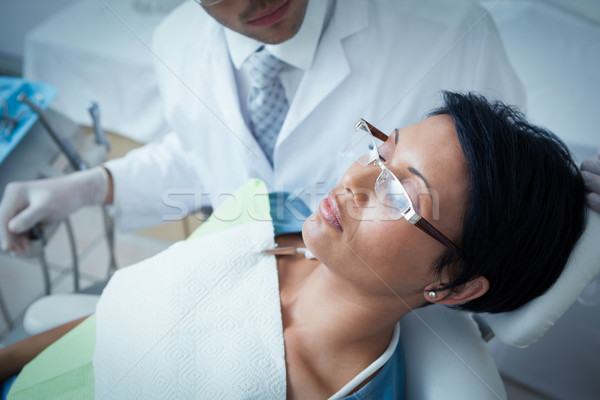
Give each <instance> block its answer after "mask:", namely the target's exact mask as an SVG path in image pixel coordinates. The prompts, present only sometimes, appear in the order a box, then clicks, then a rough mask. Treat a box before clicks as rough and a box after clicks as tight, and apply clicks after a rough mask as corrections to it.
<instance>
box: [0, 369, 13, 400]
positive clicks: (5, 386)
mask: <svg viewBox="0 0 600 400" xmlns="http://www.w3.org/2000/svg"><path fill="white" fill-rule="evenodd" d="M15 379H17V375H13V376H11V377H10V378H7V379H6V380H5V381H4V382H0V395H1V396H2V397H0V399H2V400H6V397H7V396H8V392H9V390H10V387H11V386H12V384H13V383H14V381H15Z"/></svg>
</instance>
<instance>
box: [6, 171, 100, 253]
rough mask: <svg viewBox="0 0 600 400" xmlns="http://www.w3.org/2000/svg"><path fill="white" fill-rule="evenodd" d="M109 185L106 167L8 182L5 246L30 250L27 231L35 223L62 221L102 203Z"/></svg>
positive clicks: (16, 251) (12, 248) (18, 251)
mask: <svg viewBox="0 0 600 400" xmlns="http://www.w3.org/2000/svg"><path fill="white" fill-rule="evenodd" d="M108 185H109V176H108V173H107V171H106V170H105V169H104V167H96V168H93V169H90V170H86V171H80V172H75V173H72V174H69V175H65V176H61V177H59V178H51V179H40V180H36V181H27V182H12V183H9V184H8V185H7V186H6V189H5V190H4V195H3V197H2V202H0V245H1V246H2V250H4V251H12V252H14V253H15V254H16V255H19V254H21V253H23V252H25V251H27V250H28V249H29V242H28V240H27V238H26V236H25V235H24V234H25V233H26V232H27V231H29V230H30V229H31V228H32V227H33V226H34V225H36V224H37V223H38V222H54V221H60V220H62V219H64V218H66V217H67V216H68V215H69V214H71V213H73V212H75V211H77V210H78V209H79V208H81V207H83V206H86V205H94V204H102V203H103V202H104V200H105V197H106V194H107V192H108V189H109V188H108ZM111 189H112V188H111ZM111 192H112V191H111Z"/></svg>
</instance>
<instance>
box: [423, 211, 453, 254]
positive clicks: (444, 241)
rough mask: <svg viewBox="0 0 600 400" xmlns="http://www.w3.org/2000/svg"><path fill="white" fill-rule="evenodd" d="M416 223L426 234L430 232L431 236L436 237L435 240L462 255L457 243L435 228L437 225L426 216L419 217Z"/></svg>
mask: <svg viewBox="0 0 600 400" xmlns="http://www.w3.org/2000/svg"><path fill="white" fill-rule="evenodd" d="M415 225H416V227H417V228H419V229H420V230H422V231H423V232H425V233H426V234H428V235H429V236H431V237H432V238H434V239H435V240H437V241H438V242H440V243H441V244H443V245H444V246H446V247H447V248H449V249H450V250H452V251H453V252H454V254H456V255H457V256H459V257H460V250H459V249H458V247H456V245H455V244H454V243H452V242H451V241H450V239H448V238H447V237H446V236H444V234H443V233H442V232H440V231H438V230H437V229H435V227H434V226H433V225H431V224H430V223H429V221H427V220H426V219H425V218H419V220H418V221H417V222H416V223H415Z"/></svg>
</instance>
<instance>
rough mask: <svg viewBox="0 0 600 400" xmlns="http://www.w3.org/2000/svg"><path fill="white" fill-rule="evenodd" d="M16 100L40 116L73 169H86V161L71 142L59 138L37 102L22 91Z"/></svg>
mask: <svg viewBox="0 0 600 400" xmlns="http://www.w3.org/2000/svg"><path fill="white" fill-rule="evenodd" d="M17 100H19V101H20V102H21V103H25V104H27V105H28V106H29V108H31V109H32V110H33V111H34V112H35V113H36V114H37V115H38V117H39V118H40V122H41V123H42V125H43V126H44V128H46V131H48V133H49V134H50V136H51V137H52V139H53V140H54V142H55V143H56V145H57V146H58V147H59V148H60V150H61V151H62V152H63V154H64V155H65V157H67V160H69V163H70V164H71V166H72V167H73V169H74V170H75V171H81V170H84V169H87V165H86V163H85V162H84V161H83V160H82V159H81V157H79V154H78V153H77V152H76V151H75V149H74V148H73V146H71V143H70V142H68V141H66V140H64V139H63V138H61V137H60V136H59V135H58V134H57V133H56V131H55V130H54V129H53V128H52V125H50V121H49V119H48V117H47V116H46V112H45V111H44V110H42V109H41V108H40V107H38V106H37V104H35V103H34V102H32V101H31V100H30V99H29V98H28V97H27V95H26V94H25V93H24V92H23V93H21V94H19V96H18V97H17Z"/></svg>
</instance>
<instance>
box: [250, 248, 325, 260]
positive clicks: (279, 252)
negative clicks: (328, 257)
mask: <svg viewBox="0 0 600 400" xmlns="http://www.w3.org/2000/svg"><path fill="white" fill-rule="evenodd" d="M262 252H263V253H264V254H273V255H275V256H290V255H294V254H304V257H306V258H308V259H313V258H317V257H315V255H314V254H313V253H312V252H311V251H310V250H309V249H307V248H306V247H293V246H288V247H275V248H274V249H267V250H263V251H262Z"/></svg>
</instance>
